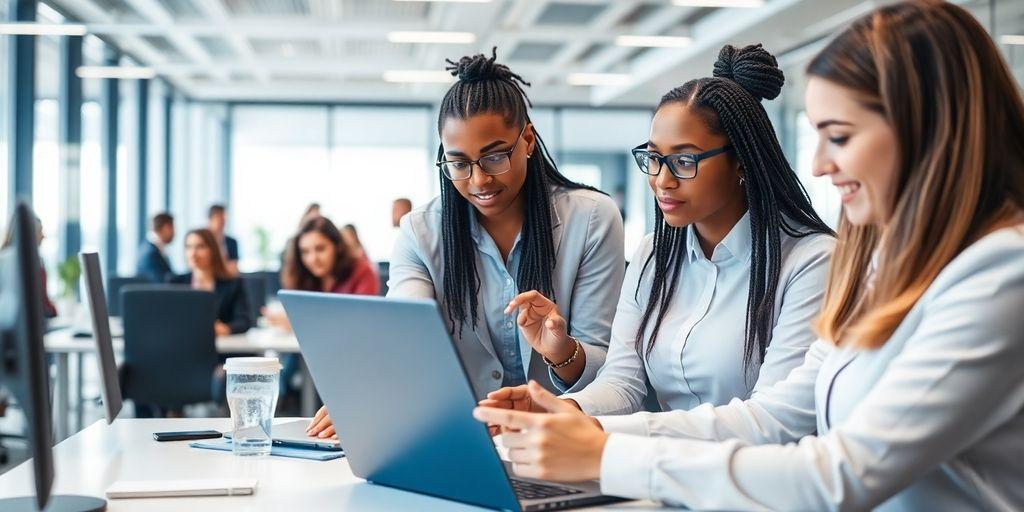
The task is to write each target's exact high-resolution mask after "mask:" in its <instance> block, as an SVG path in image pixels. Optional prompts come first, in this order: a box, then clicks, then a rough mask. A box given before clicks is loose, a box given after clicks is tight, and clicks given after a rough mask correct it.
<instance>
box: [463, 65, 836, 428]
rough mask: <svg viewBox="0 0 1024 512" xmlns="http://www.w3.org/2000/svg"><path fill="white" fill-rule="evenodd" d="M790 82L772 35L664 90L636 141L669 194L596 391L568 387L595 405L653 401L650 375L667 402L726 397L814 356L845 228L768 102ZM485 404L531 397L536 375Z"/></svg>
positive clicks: (625, 407) (599, 409) (537, 308)
mask: <svg viewBox="0 0 1024 512" xmlns="http://www.w3.org/2000/svg"><path fill="white" fill-rule="evenodd" d="M782 83H783V75H782V71H780V70H779V69H778V67H777V65H776V61H775V57H773V56H772V55H771V54H770V53H768V52H767V51H765V50H764V49H763V48H762V47H761V46H760V45H757V46H748V47H746V48H742V49H740V48H734V47H732V46H726V47H724V48H723V49H722V51H721V53H720V55H719V58H718V62H716V63H715V70H714V77H713V78H701V79H696V80H691V81H689V82H687V83H685V84H683V85H682V86H680V87H677V88H675V89H673V90H671V91H669V92H668V93H667V94H666V95H665V96H664V97H663V98H662V99H661V102H660V104H659V105H658V109H657V111H656V112H655V114H654V120H653V121H652V123H651V132H650V139H649V140H648V141H647V142H644V143H643V144H641V145H639V146H638V147H637V148H635V149H634V150H633V155H634V156H635V157H636V163H637V166H638V167H639V169H640V171H641V172H643V173H644V174H645V175H646V177H647V182H648V184H649V185H650V188H651V191H652V192H653V193H654V195H655V198H656V199H657V203H658V204H657V206H656V207H655V229H654V233H653V234H650V235H648V236H647V237H646V238H645V239H644V240H643V241H642V243H641V244H640V247H639V249H638V250H637V252H636V254H635V255H634V256H633V259H632V260H631V261H632V262H633V263H632V264H631V265H630V268H629V270H628V272H627V273H626V280H625V283H624V284H623V286H622V292H621V297H620V298H619V304H618V310H617V311H616V315H615V321H614V322H613V324H612V338H611V345H610V347H609V349H608V360H607V361H606V362H605V366H604V368H602V369H601V371H600V373H599V374H598V376H597V378H596V380H595V381H594V382H592V383H591V384H589V385H588V386H586V388H585V389H583V390H580V391H576V392H573V393H568V394H565V395H562V398H563V399H565V400H568V401H571V402H570V403H572V404H573V405H575V406H576V407H579V408H580V409H581V410H582V411H583V412H585V413H587V414H628V413H633V412H637V411H640V410H643V407H644V405H645V400H646V398H647V382H650V385H651V387H652V388H653V389H654V391H655V392H656V394H657V398H658V402H659V403H658V405H659V406H660V408H661V409H662V410H670V409H671V410H686V409H692V408H694V407H697V406H698V405H701V404H705V403H708V404H714V405H722V404H725V403H728V402H729V401H730V400H732V399H733V398H747V397H749V396H750V395H751V393H753V392H755V391H757V390H759V389H763V388H765V387H768V386H771V385H772V384H774V383H775V382H778V381H779V380H781V379H783V378H785V376H786V375H787V374H788V373H789V372H790V370H792V369H793V368H795V367H797V366H798V365H799V364H800V363H801V362H802V361H803V359H804V355H805V353H806V351H807V348H808V347H809V346H810V345H811V343H812V342H813V341H814V338H815V335H814V331H813V329H812V328H811V325H810V324H811V320H812V319H813V317H814V315H816V314H817V313H818V311H819V309H820V307H821V299H822V296H823V294H824V287H825V281H826V279H827V274H828V262H829V257H830V255H831V253H832V248H833V246H834V245H835V239H834V238H833V237H832V231H831V230H830V229H829V228H828V227H827V226H826V225H825V224H824V223H823V222H822V221H821V219H819V218H818V216H817V214H815V212H814V210H813V208H812V207H811V203H810V200H809V199H808V198H807V194H806V193H805V192H804V189H803V187H802V186H801V185H800V182H799V180H798V179H797V176H796V174H795V173H794V172H793V170H792V169H791V168H790V166H789V164H788V163H787V162H786V159H785V157H784V156H783V154H782V149H781V148H780V147H779V143H778V140H777V139H776V137H775V131H774V130H773V129H772V126H771V123H770V122H769V121H768V115H767V113H766V112H765V110H764V107H762V106H761V100H762V99H764V98H767V99H771V98H774V97H776V96H777V95H778V94H779V92H780V91H781V88H782ZM520 305H522V307H523V308H524V309H525V310H526V316H528V317H529V319H530V320H532V321H534V322H535V323H541V322H553V323H554V321H556V320H557V319H558V318H559V315H560V313H559V310H560V309H561V308H560V307H559V306H556V305H555V304H554V303H552V302H550V301H548V300H546V299H545V298H543V297H541V296H539V295H538V294H536V293H535V292H529V293H527V294H524V295H523V296H521V297H519V298H517V299H516V300H515V301H513V305H512V307H520ZM524 332H531V331H527V330H526V329H524ZM559 335H562V333H561V332H556V331H555V330H554V329H544V330H539V336H540V337H542V338H545V337H548V336H553V337H556V338H557V337H558V336H559ZM531 343H543V342H531ZM482 404H483V405H488V406H494V407H515V408H519V409H530V408H531V404H530V403H529V393H528V392H527V389H526V386H518V387H515V388H503V389H501V390H498V391H496V392H494V393H491V394H490V395H489V397H488V399H487V400H484V401H483V402H482Z"/></svg>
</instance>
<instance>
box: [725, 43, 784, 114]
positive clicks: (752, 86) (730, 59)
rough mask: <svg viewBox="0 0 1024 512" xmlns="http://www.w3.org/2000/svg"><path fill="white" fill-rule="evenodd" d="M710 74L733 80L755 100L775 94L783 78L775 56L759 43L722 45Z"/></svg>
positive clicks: (778, 90) (773, 97)
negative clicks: (741, 45) (713, 69)
mask: <svg viewBox="0 0 1024 512" xmlns="http://www.w3.org/2000/svg"><path fill="white" fill-rule="evenodd" d="M714 76H715V77H716V78H725V79H728V80H732V81H733V82H736V83H737V84H739V85H740V87H742V88H743V89H744V90H746V91H747V92H749V93H750V94H751V95H752V96H753V97H755V98H757V100H758V101H761V100H763V99H769V100H773V99H775V98H776V97H778V95H779V93H780V92H782V84H783V83H784V82H785V81H786V78H785V77H784V76H783V74H782V70H781V69H779V63H778V61H776V60H775V56H774V55H772V54H770V53H768V50H765V49H764V48H763V47H761V45H760V44H753V45H750V46H744V47H743V48H736V47H735V46H732V45H729V44H727V45H725V46H724V47H722V51H721V52H719V53H718V60H717V61H715V71H714Z"/></svg>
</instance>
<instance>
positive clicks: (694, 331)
mask: <svg viewBox="0 0 1024 512" xmlns="http://www.w3.org/2000/svg"><path fill="white" fill-rule="evenodd" d="M749 215H750V214H749V213H748V214H746V215H744V216H743V217H742V218H741V219H740V220H739V222H737V223H736V225H735V226H733V228H732V230H730V231H729V233H728V235H726V237H725V238H724V239H723V240H722V241H721V242H720V243H719V244H718V246H716V247H715V249H714V251H713V253H712V256H711V258H710V259H709V258H707V257H706V256H705V255H704V251H703V250H702V249H701V247H700V241H699V239H698V235H697V234H696V231H695V230H694V229H689V230H688V233H687V236H686V241H685V247H683V251H684V252H683V254H682V258H683V261H682V263H681V265H680V270H679V275H678V277H677V279H678V284H677V285H676V292H675V295H674V296H673V298H672V302H671V303H670V304H669V309H668V311H667V312H666V314H665V319H664V321H663V322H662V325H661V330H660V331H659V333H658V338H657V340H656V342H655V343H654V348H653V351H652V352H651V355H650V356H649V357H642V356H641V355H639V354H637V351H636V349H635V348H634V347H635V345H634V338H635V336H636V332H637V330H638V329H639V326H640V321H641V319H642V318H643V313H644V310H645V309H646V307H647V302H648V297H649V296H650V290H651V286H652V282H653V279H654V265H653V261H652V264H651V265H649V266H648V268H647V269H646V271H645V272H643V274H641V271H642V270H643V266H644V262H646V261H647V258H648V256H649V255H650V254H651V251H652V250H653V235H648V236H647V237H645V238H644V240H643V241H642V243H641V244H640V248H639V249H638V250H637V252H636V254H635V255H634V256H633V259H632V260H631V262H630V265H629V270H628V271H627V272H626V280H625V283H624V284H623V286H622V292H621V297H620V298H619V304H618V309H617V311H616V313H615V321H614V323H613V324H612V339H611V345H610V347H609V348H608V359H607V361H606V362H605V365H604V368H602V369H601V371H600V372H599V373H598V376H597V378H596V380H595V381H594V382H593V383H591V384H589V385H587V386H586V388H584V389H582V390H580V391H575V390H576V389H579V388H580V387H581V386H575V387H574V388H573V390H570V391H575V392H571V393H568V394H566V395H564V397H565V398H571V399H573V400H575V401H576V402H577V403H578V404H579V405H580V407H581V408H582V409H583V411H584V412H586V413H587V414H590V415H597V414H628V413H633V412H637V411H641V410H643V404H644V400H645V398H646V393H647V387H646V383H645V378H646V379H649V381H650V383H651V386H652V387H653V389H654V390H655V392H656V393H657V396H658V402H659V405H660V406H661V409H662V410H686V409H692V408H694V407H697V406H698V405H700V404H704V403H710V404H715V405H721V404H725V403H728V402H729V400H731V399H733V398H736V397H739V398H747V397H748V396H750V394H751V393H752V392H756V391H757V390H759V389H762V388H764V387H766V386H770V385H771V384H774V383H775V382H778V381H779V380H782V379H783V378H785V377H786V375H787V374H788V373H789V372H790V371H791V370H792V369H793V368H796V367H797V366H799V365H800V363H801V362H802V361H803V359H804V354H805V353H806V351H807V348H808V347H809V346H810V345H811V343H813V342H814V340H815V337H816V336H815V334H814V332H813V330H812V329H811V321H812V320H813V319H814V317H815V316H816V315H817V314H818V312H819V310H820V306H821V300H822V297H823V294H824V289H825V283H826V281H827V280H828V263H829V259H830V257H831V255H832V249H833V248H834V246H835V239H834V238H833V237H832V236H830V235H825V234H812V235H808V236H804V237H801V238H797V237H792V236H789V235H787V234H785V233H784V232H783V233H781V234H780V236H781V246H782V259H781V265H780V271H779V281H778V289H777V291H776V293H775V311H774V316H773V320H774V322H773V328H772V332H771V335H772V339H771V342H770V344H769V345H768V350H767V352H766V354H765V358H764V362H763V363H761V364H758V363H756V362H752V365H751V368H750V369H749V371H748V372H746V373H745V372H744V368H743V349H744V345H745V339H746V338H745V320H746V318H747V296H748V289H749V285H750V259H751V233H750V216H749ZM638 283H639V285H640V288H639V293H637V284H638ZM654 320H655V317H654V315H652V318H651V321H650V322H648V325H647V330H646V334H645V340H648V341H647V343H648V344H649V340H650V333H651V330H652V329H653V325H654ZM643 350H644V352H645V353H646V351H647V345H646V344H645V346H644V347H643Z"/></svg>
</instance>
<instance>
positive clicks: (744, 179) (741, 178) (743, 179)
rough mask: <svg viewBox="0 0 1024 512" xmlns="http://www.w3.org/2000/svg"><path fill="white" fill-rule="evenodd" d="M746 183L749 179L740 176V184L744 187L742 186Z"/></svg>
mask: <svg viewBox="0 0 1024 512" xmlns="http://www.w3.org/2000/svg"><path fill="white" fill-rule="evenodd" d="M746 183H747V179H746V178H744V177H743V176H740V186H741V187H742V186H743V185H745V184H746Z"/></svg>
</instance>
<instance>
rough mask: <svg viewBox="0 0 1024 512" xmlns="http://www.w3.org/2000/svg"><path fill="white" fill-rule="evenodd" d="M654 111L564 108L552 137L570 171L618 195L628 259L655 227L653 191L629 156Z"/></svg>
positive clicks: (562, 164) (643, 137)
mask: <svg viewBox="0 0 1024 512" xmlns="http://www.w3.org/2000/svg"><path fill="white" fill-rule="evenodd" d="M652 114H653V112H652V111H650V110H644V109H614V110H601V109H571V108H569V109H560V110H559V111H558V112H557V117H556V120H555V126H556V127H557V128H558V131H557V132H556V135H555V139H554V140H555V142H554V143H553V144H552V143H550V142H549V146H553V147H551V148H549V149H552V153H553V155H554V156H555V158H556V160H558V162H557V163H558V165H559V166H560V169H561V170H562V172H563V173H564V174H565V175H566V176H568V177H569V178H570V179H573V180H575V181H578V182H580V183H584V184H586V185H591V186H594V187H597V188H599V189H601V190H603V191H604V192H606V193H607V194H608V195H610V196H611V197H612V199H613V200H615V203H616V204H617V205H618V207H619V210H620V211H621V212H622V213H623V215H624V219H623V221H624V222H623V225H624V228H625V244H624V251H625V255H626V257H627V258H629V257H631V256H632V255H633V252H634V251H636V248H637V246H639V245H640V240H641V239H643V237H644V235H645V234H646V233H647V232H648V231H650V230H651V229H653V222H652V221H653V216H652V215H650V214H649V212H650V211H651V209H650V208H649V206H650V204H651V202H650V201H649V196H651V192H650V189H649V188H648V186H647V180H646V179H645V178H644V176H643V175H642V174H640V172H638V171H637V170H636V167H635V166H634V165H633V160H632V157H631V156H630V155H629V150H630V148H632V147H634V146H636V145H637V144H638V143H639V142H640V141H643V140H646V139H647V135H648V133H650V129H651V124H650V123H651V116H652Z"/></svg>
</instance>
